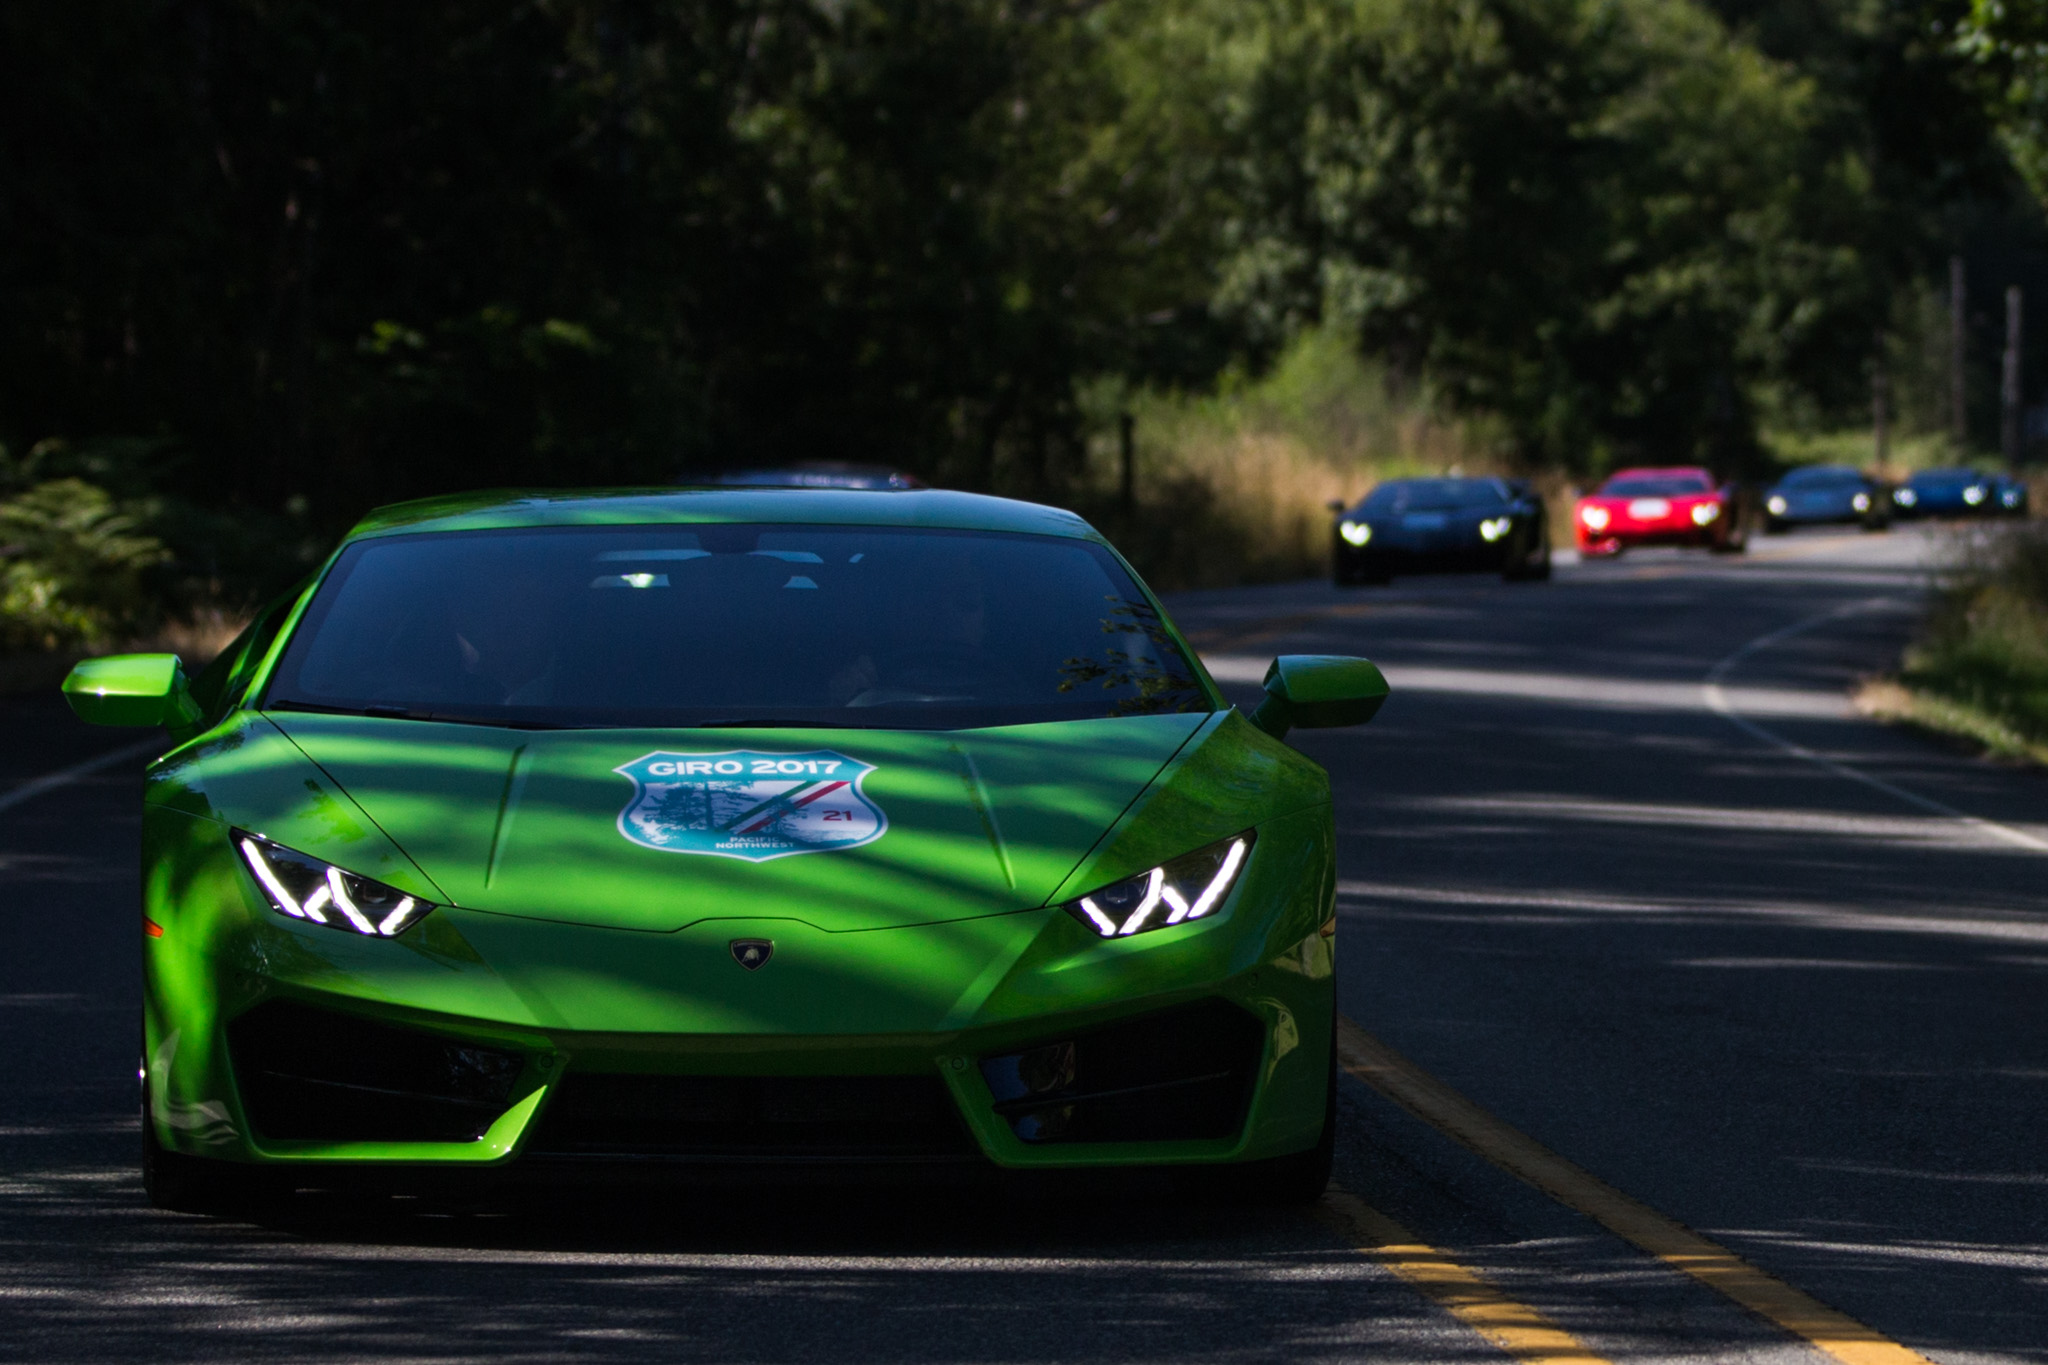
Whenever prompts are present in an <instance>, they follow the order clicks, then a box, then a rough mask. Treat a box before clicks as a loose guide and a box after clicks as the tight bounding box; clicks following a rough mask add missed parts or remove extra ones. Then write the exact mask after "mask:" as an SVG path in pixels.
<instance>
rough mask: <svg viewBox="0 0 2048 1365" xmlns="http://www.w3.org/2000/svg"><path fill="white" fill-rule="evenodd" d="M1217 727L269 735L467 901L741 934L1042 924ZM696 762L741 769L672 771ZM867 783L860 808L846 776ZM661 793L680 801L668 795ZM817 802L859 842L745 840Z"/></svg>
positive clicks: (646, 926) (419, 730) (596, 921)
mask: <svg viewBox="0 0 2048 1365" xmlns="http://www.w3.org/2000/svg"><path fill="white" fill-rule="evenodd" d="M1205 719H1207V716H1206V715H1205V714H1203V713H1179V714H1169V715H1158V716H1133V717H1125V718H1118V719H1105V720H1084V721H1061V722H1053V723H1048V724H1040V725H1020V726H1009V727H1003V728H998V729H988V730H973V731H954V732H933V731H907V730H815V729H800V730H772V729H744V730H731V729H722V730H697V731H689V730H650V731H641V730H581V731H560V730H556V731H520V730H507V729H499V728H495V727H484V726H464V725H443V724H436V723H431V722H420V721H402V720H390V719H381V718H366V717H353V716H348V717H344V716H319V715H303V714H273V715H272V716H271V717H270V720H271V721H272V722H273V723H274V724H276V725H277V726H278V727H279V728H280V729H281V730H283V731H284V733H285V734H287V735H289V736H290V738H291V739H292V740H293V741H294V742H295V743H296V744H297V745H298V747H299V748H300V749H301V750H303V752H304V753H305V755H306V756H307V757H308V758H310V759H311V760H312V761H313V762H314V763H316V764H318V765H319V767H320V768H321V769H322V770H323V771H324V772H325V773H326V774H327V775H328V776H329V777H330V778H331V779H332V780H333V781H334V783H335V784H336V785H337V786H339V787H340V788H341V789H342V790H344V791H346V793H347V794H348V795H349V796H350V797H351V798H353V799H354V801H355V802H356V803H357V804H358V805H360V806H361V808H362V810H363V811H364V813H365V814H366V815H367V816H368V817H369V819H370V820H372V821H374V822H375V823H376V825H377V826H378V827H379V828H380V829H382V830H383V831H384V832H385V833H386V834H388V835H389V836H390V837H391V839H392V840H393V841H394V842H395V843H396V844H397V845H398V846H399V847H400V848H402V849H404V850H405V852H406V853H407V854H408V855H410V857H411V858H412V860H413V861H414V862H415V863H417V864H418V865H419V867H420V869H421V871H422V872H424V873H425V874H426V875H427V876H428V877H429V878H431V879H432V880H433V882H434V883H435V884H436V885H437V886H438V887H439V888H440V890H441V892H442V894H443V896H444V897H445V898H446V899H447V900H448V901H449V902H451V903H453V904H456V905H460V906H463V907H466V908H469V909H475V910H485V911H491V912H495V913H500V914H508V915H519V916H525V917H531V918H535V919H547V920H556V921H565V922H571V923H579V924H591V925H604V926H608V927H613V928H620V929H639V930H653V931H660V932H665V931H670V930H675V929H680V928H682V927H684V926H685V925H688V924H692V923H696V922H698V921H701V920H705V919H725V918H734V917H746V918H774V917H784V918H789V919H797V920H802V921H804V922H805V923H808V924H811V925H814V926H815V927H817V928H820V929H825V930H833V931H843V930H857V929H880V928H889V927H895V926H902V925H912V924H931V923H938V922H942V921H946V920H957V919H965V918H970V917H973V916H978V915H991V914H1003V913H1007V912H1011V911H1016V910H1023V909H1028V908H1030V907H1033V906H1037V905H1041V904H1043V903H1044V902H1045V900H1046V898H1047V897H1048V896H1049V895H1051V893H1052V892H1053V891H1054V889H1055V888H1057V887H1058V886H1059V885H1060V883H1061V881H1062V880H1064V879H1065V877H1066V876H1067V874H1068V873H1069V872H1070V871H1071V870H1072V869H1073V867H1074V866H1075V865H1076V864H1077V863H1079V862H1080V861H1081V860H1082V859H1083V858H1084V857H1085V856H1086V855H1087V854H1088V853H1089V851H1090V850H1091V849H1093V848H1094V847H1095V845H1096V844H1097V842H1098V841H1099V840H1100V839H1101V837H1102V835H1103V833H1104V832H1105V831H1106V830H1108V829H1109V827H1110V826H1111V825H1112V824H1114V823H1115V822H1116V820H1117V818H1118V817H1119V816H1120V815H1121V814H1122V813H1123V812H1124V810H1125V809H1126V808H1127V807H1128V806H1129V805H1130V804H1131V802H1132V801H1133V800H1135V799H1136V798H1137V797H1138V795H1139V794H1140V793H1141V792H1142V791H1144V789H1145V787H1146V785H1147V784H1148V783H1150V782H1151V781H1152V779H1153V778H1154V776H1155V775H1156V774H1157V773H1158V772H1159V771H1160V769H1161V768H1162V767H1163V766H1164V765H1165V764H1166V763H1167V762H1168V761H1169V760H1170V759H1172V757H1173V756H1174V755H1175V753H1177V752H1178V751H1179V750H1180V749H1181V747H1182V746H1183V745H1184V744H1185V743H1186V742H1187V740H1188V738H1189V737H1190V736H1191V735H1192V734H1194V732H1195V731H1196V730H1197V729H1198V728H1199V727H1200V726H1201V724H1202V722H1203V721H1204V720H1205ZM819 755H831V756H833V757H828V758H824V759H822V760H821V759H820V758H819V757H817V756H819ZM799 756H803V757H799ZM692 760H694V761H696V762H697V763H699V764H713V765H715V764H717V763H718V762H721V761H722V762H723V763H725V764H726V765H728V766H730V767H736V768H737V769H738V771H736V772H732V773H728V774H719V773H708V774H706V773H692V772H689V771H683V772H675V771H672V770H673V768H674V767H675V766H676V765H678V764H680V765H682V766H683V767H684V768H685V769H687V768H688V765H689V763H690V762H691V761H692ZM834 761H844V763H845V764H846V766H844V767H839V768H832V767H831V766H830V765H831V764H832V763H833V762H834ZM777 762H781V763H787V764H803V763H808V764H809V765H811V766H810V767H807V768H806V769H805V770H804V771H803V772H802V773H800V774H797V775H795V776H781V777H780V780H779V781H776V780H771V779H770V777H769V776H768V775H765V774H764V775H763V778H762V782H761V785H760V786H758V787H755V788H750V789H747V790H746V791H743V792H740V793H738V794H735V792H734V791H733V790H731V789H727V790H723V791H721V792H719V793H718V794H717V804H716V808H715V809H713V808H712V807H711V805H710V804H707V803H709V802H710V800H711V799H710V798H707V797H705V796H704V795H703V794H702V793H703V791H704V789H705V788H706V787H707V786H709V785H710V784H712V783H713V782H715V781H719V780H724V781H726V782H728V783H729V784H734V785H736V784H739V783H742V782H744V781H745V780H747V779H749V778H751V777H753V776H754V773H753V771H752V769H753V767H754V765H755V764H757V763H767V764H769V765H770V766H771V767H772V766H774V765H775V764H776V763H777ZM620 769H628V770H629V771H628V772H621V771H619V770H620ZM863 769H864V770H863ZM650 770H654V771H652V773H651V774H650ZM854 772H858V783H857V787H858V792H857V795H856V793H855V791H854V790H853V787H854V785H855V784H854V783H852V782H850V781H848V780H847V778H846V775H847V774H848V773H854ZM635 773H638V774H639V776H638V777H636V776H635V775H634V774H635ZM653 782H659V783H661V784H663V786H664V790H663V791H662V792H659V793H653V794H651V795H650V794H649V793H648V792H647V790H646V788H647V786H648V784H649V783H653ZM842 782H844V783H845V785H835V784H839V783H842ZM813 793H817V795H813ZM656 798H659V799H658V800H657V799H656ZM757 798H759V799H757ZM863 799H864V801H865V803H866V804H867V805H868V806H869V807H871V808H872V811H873V812H878V813H879V816H880V819H879V820H877V819H876V818H875V817H874V815H872V814H870V812H869V811H868V810H864V809H862V808H861V803H862V801H863ZM807 800H808V801H809V802H810V804H808V805H805V806H803V807H802V809H803V810H804V811H807V812H810V813H811V814H812V815H816V814H818V813H819V812H821V811H824V810H826V809H829V808H833V803H838V805H837V809H841V810H844V811H845V812H846V820H847V822H848V824H849V825H850V826H852V833H850V834H848V835H845V836H839V835H837V834H836V833H835V831H836V828H837V827H836V826H835V825H832V824H828V823H823V822H820V821H816V820H812V821H810V822H809V824H808V825H807V826H806V827H807V828H808V829H809V831H810V832H809V833H807V834H802V835H801V836H798V837H795V838H793V839H786V840H785V841H784V843H787V844H788V845H789V846H788V847H783V846H782V845H780V844H776V843H774V842H773V841H772V840H762V839H755V840H751V841H750V840H749V839H747V838H743V837H740V836H742V835H743V834H744V833H745V831H747V830H748V829H751V828H756V827H759V828H760V829H761V830H762V831H763V833H764V834H771V835H772V834H773V833H774V831H775V829H776V828H777V826H776V825H775V822H776V821H777V820H778V819H779V818H780V817H781V816H782V815H785V814H788V813H789V812H790V810H791V809H792V807H793V805H794V803H798V802H805V801H807ZM692 801H695V802H697V803H698V804H697V805H694V806H693V805H691V804H690V803H691V802H692ZM749 801H753V805H752V806H751V807H749V806H748V802H749ZM662 802H667V803H668V804H667V805H662V804H661V803H662ZM650 810H652V811H653V812H654V815H653V816H650V815H649V812H650ZM664 810H665V811H669V812H672V813H673V814H672V816H670V817H663V816H662V811H664ZM749 810H752V811H758V812H759V814H758V815H755V814H749V813H748V811H749ZM629 811H630V812H631V813H632V815H633V816H635V817H638V818H629ZM692 811H695V812H697V814H695V815H694V816H693V815H692V814H691V813H690V812H692ZM707 811H708V812H709V813H708V815H707V814H706V812H707ZM735 811H737V812H738V813H737V814H732V813H731V812H735ZM662 818H669V823H668V824H666V825H664V824H663V823H662ZM693 820H694V821H695V824H696V826H698V827H696V828H691V827H689V826H690V825H691V822H692V821H693ZM793 823H795V824H801V823H803V822H793ZM721 831H723V832H721ZM804 839H811V840H816V841H818V842H813V843H804V842H803V840H804ZM717 850H723V851H717Z"/></svg>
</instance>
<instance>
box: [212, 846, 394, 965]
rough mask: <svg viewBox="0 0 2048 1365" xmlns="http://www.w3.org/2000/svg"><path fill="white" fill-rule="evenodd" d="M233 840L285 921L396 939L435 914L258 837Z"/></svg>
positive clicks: (389, 890) (383, 888)
mask: <svg viewBox="0 0 2048 1365" xmlns="http://www.w3.org/2000/svg"><path fill="white" fill-rule="evenodd" d="M234 840H235V848H236V849H237V851H239V852H240V853H241V855H242V861H243V862H244V863H246V864H248V867H249V872H250V875H252V876H254V877H255V878H256V884H257V885H258V886H260V887H262V888H263V896H264V899H265V900H268V901H269V902H270V908H271V909H273V910H275V911H277V913H278V914H280V915H286V916H289V917H290V918H292V919H302V920H308V921H310V922H312V923H314V924H321V925H325V926H326V927H327V928H329V929H340V930H343V931H345V932H348V933H356V934H364V935H367V936H368V937H370V938H396V937H397V936H398V935H400V934H402V933H404V932H405V931H406V930H407V929H410V928H411V927H412V926H413V925H415V924H417V923H419V922H420V921H421V920H423V919H425V918H426V916H427V912H428V911H430V910H432V909H433V908H434V903H433V902H432V901H423V900H421V899H419V898H418V897H417V896H409V895H407V894H406V893H405V892H403V891H400V890H399V889H398V888H397V887H395V886H386V885H385V884H384V883H382V882H380V881H373V880H371V879H370V878H368V877H365V876H362V875H360V874H359V873H355V872H344V871H343V870H342V869H340V868H338V867H336V866H334V865H333V864H332V863H327V862H323V861H321V860H320V859H318V858H315V857H312V856H310V855H308V854H305V853H300V852H297V851H296V850H294V849H289V848H286V847H285V846H284V845H282V844H273V843H271V842H270V840H268V839H263V838H259V837H257V836H256V835H254V834H248V833H245V832H243V831H242V830H236V831H234Z"/></svg>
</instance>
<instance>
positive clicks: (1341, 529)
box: [1337, 521, 1372, 545]
mask: <svg viewBox="0 0 2048 1365" xmlns="http://www.w3.org/2000/svg"><path fill="white" fill-rule="evenodd" d="M1337 534H1338V535H1340V536H1342V537H1344V543H1345V544H1346V545H1363V544H1365V543H1366V542H1367V541H1368V540H1371V539H1372V527H1371V526H1369V525H1367V524H1366V523H1365V522H1362V521H1342V522H1339V523H1338V524H1337Z"/></svg>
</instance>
